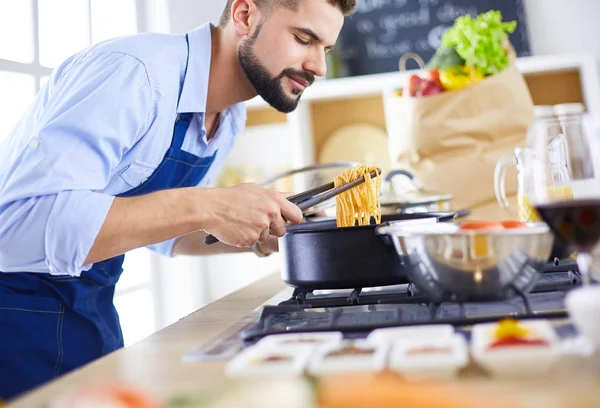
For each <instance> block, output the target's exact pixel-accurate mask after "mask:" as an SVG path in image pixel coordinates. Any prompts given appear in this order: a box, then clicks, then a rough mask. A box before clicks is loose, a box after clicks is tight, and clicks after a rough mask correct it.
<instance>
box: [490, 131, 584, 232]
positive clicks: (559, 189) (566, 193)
mask: <svg viewBox="0 0 600 408" xmlns="http://www.w3.org/2000/svg"><path fill="white" fill-rule="evenodd" d="M529 132H530V133H534V132H545V133H546V134H547V135H548V136H549V137H548V139H546V140H550V142H549V144H548V158H549V160H548V162H547V169H546V170H545V171H546V172H547V174H548V176H549V177H550V178H551V180H552V181H553V182H552V183H551V184H549V185H548V186H547V194H548V195H549V196H551V197H555V198H564V199H569V198H572V196H573V189H572V186H571V180H570V177H569V171H568V168H567V163H568V154H567V143H566V138H565V137H564V135H563V134H562V132H561V130H560V124H559V123H558V121H556V120H552V119H540V120H537V121H535V122H534V123H533V124H532V126H531V128H530V130H529ZM534 154H535V150H534V149H533V148H532V147H529V146H526V147H517V148H515V149H514V152H513V153H512V154H508V155H505V156H502V157H501V158H500V159H499V160H498V162H497V163H496V169H495V172H494V191H495V193H496V199H497V200H498V203H499V204H500V206H501V207H502V208H504V209H505V210H507V211H508V213H509V214H511V216H513V217H514V216H516V217H517V218H518V220H519V221H521V222H539V221H541V218H540V216H539V215H538V213H537V211H536V210H535V209H534V208H533V207H532V206H531V203H530V200H529V197H530V196H532V195H533V194H534V191H535V189H536V188H537V186H536V185H535V182H534V177H533V173H534V172H533V171H532V166H534V162H535V160H534V156H533V155H534ZM511 164H514V165H515V166H516V168H517V183H518V184H517V211H516V213H515V211H514V210H513V209H512V208H511V205H510V203H509V201H508V198H507V196H506V171H507V170H508V167H509V166H510V165H511Z"/></svg>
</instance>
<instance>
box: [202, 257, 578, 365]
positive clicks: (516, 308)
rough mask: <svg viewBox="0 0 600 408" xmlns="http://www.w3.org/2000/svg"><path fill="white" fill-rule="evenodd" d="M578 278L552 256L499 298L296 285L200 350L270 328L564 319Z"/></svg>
mask: <svg viewBox="0 0 600 408" xmlns="http://www.w3.org/2000/svg"><path fill="white" fill-rule="evenodd" d="M580 284H581V277H580V275H579V272H578V270H577V265H576V264H575V262H574V261H572V260H571V259H568V260H563V261H560V262H558V261H555V262H554V263H553V264H549V265H548V266H547V267H546V268H545V269H544V272H543V273H541V274H540V277H539V278H538V281H537V284H536V286H535V287H534V289H533V290H532V291H531V292H529V293H528V294H522V295H521V296H518V297H515V298H512V299H509V300H502V301H489V302H465V303H459V302H443V303H441V304H434V303H431V302H429V301H428V300H427V299H425V298H424V297H423V296H422V295H421V294H420V293H419V290H418V288H416V287H415V286H413V285H411V284H406V285H395V286H386V287H378V288H364V289H361V288H356V289H354V290H327V291H325V290H313V291H311V290H295V291H294V293H293V295H292V296H291V297H290V298H289V299H287V300H284V301H282V302H280V303H279V304H277V305H268V306H264V307H263V308H262V311H261V313H260V315H258V316H256V315H254V316H252V318H251V319H249V322H248V325H247V326H246V327H245V328H243V329H242V330H239V331H237V332H236V333H234V334H232V335H231V336H230V337H229V338H228V339H225V340H221V341H220V343H218V344H216V343H213V344H212V345H209V346H207V347H205V350H204V352H202V351H198V352H199V353H201V354H202V353H204V354H203V356H204V357H207V356H210V355H212V356H215V355H217V354H218V352H221V353H222V352H223V350H225V349H226V347H225V346H226V345H229V346H231V345H232V344H236V345H238V346H240V347H243V346H248V345H251V344H253V343H255V342H256V341H258V340H260V339H261V338H263V337H265V336H268V335H271V334H281V333H301V332H318V331H341V332H343V334H344V336H345V337H347V338H360V337H366V335H367V334H368V333H369V332H370V331H371V330H374V329H377V328H382V327H398V326H410V325H425V324H452V325H453V326H455V327H456V328H457V329H458V330H464V329H465V328H468V327H469V326H471V325H473V324H477V323H485V322H493V321H497V320H499V319H501V318H504V317H508V316H510V317H514V318H517V319H531V318H545V319H566V318H567V312H566V309H565V307H564V297H565V295H566V293H567V292H568V291H569V290H570V289H572V288H574V287H576V286H578V285H580Z"/></svg>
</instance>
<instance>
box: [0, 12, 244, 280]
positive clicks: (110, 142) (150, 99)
mask: <svg viewBox="0 0 600 408" xmlns="http://www.w3.org/2000/svg"><path fill="white" fill-rule="evenodd" d="M188 38H189V63H188V68H187V75H186V76H185V81H184V83H183V88H182V89H181V99H180V100H179V103H178V97H179V91H180V79H181V78H183V73H184V70H185V64H186V60H187V57H188V47H187V44H186V41H185V36H184V35H169V34H139V35H135V36H130V37H124V38H117V39H113V40H109V41H107V42H103V43H100V44H97V45H94V46H92V47H89V48H87V49H85V50H83V51H81V52H80V53H78V54H76V55H74V56H72V57H71V58H69V59H68V60H66V61H65V62H64V63H63V64H62V65H61V66H60V67H58V68H57V69H56V70H55V71H54V72H53V73H52V75H51V76H50V78H49V80H48V82H47V84H46V85H45V86H44V88H43V89H42V90H41V91H40V92H39V94H38V95H37V96H36V98H35V100H34V102H33V104H32V105H31V106H30V108H29V109H28V110H27V112H26V113H25V114H24V116H23V117H22V119H21V120H20V121H19V123H18V124H17V126H16V127H15V129H14V130H13V132H12V133H11V135H9V137H8V138H7V139H6V140H5V141H4V142H3V143H2V144H0V271H2V272H46V273H51V274H53V275H72V276H79V275H80V274H81V272H82V271H86V270H89V269H90V268H91V266H92V265H91V264H87V265H83V263H84V262H85V258H86V257H87V254H88V252H89V250H90V248H91V247H92V245H93V243H94V240H95V238H96V236H97V234H98V232H99V230H100V227H101V226H102V224H103V222H104V220H105V218H106V215H107V213H108V210H109V208H110V206H111V204H112V202H113V200H114V198H115V195H118V194H120V193H123V192H125V191H128V190H131V189H132V188H134V187H136V186H138V185H140V184H141V183H142V182H144V180H146V178H147V177H149V176H150V175H151V174H152V172H153V171H154V170H155V169H156V167H157V166H158V165H159V163H160V162H161V161H162V159H163V156H164V155H165V153H166V151H167V150H168V148H169V146H170V144H171V140H172V137H173V126H174V122H175V119H176V116H177V113H180V112H194V113H195V114H194V119H193V120H192V123H191V125H190V128H189V130H188V132H187V133H186V136H185V140H184V143H183V147H182V148H183V150H186V151H188V152H190V153H192V154H195V155H197V156H210V155H212V154H213V153H214V152H215V151H217V150H218V152H217V155H216V158H215V161H214V163H213V165H212V166H211V169H210V170H209V172H208V174H207V175H206V177H205V178H204V179H203V180H202V183H201V185H207V184H209V183H210V181H211V178H212V177H213V176H214V175H215V171H216V170H217V169H218V168H219V167H220V165H221V164H222V162H223V159H224V158H225V156H226V155H227V153H228V152H229V151H230V149H231V147H232V145H233V142H234V140H235V136H236V134H238V133H239V132H240V131H242V130H243V128H244V126H245V121H246V110H245V105H244V104H243V103H240V104H237V105H234V106H232V107H231V108H229V109H227V110H225V111H223V112H221V115H220V118H219V126H218V128H217V131H216V133H215V135H214V136H213V137H212V138H211V139H210V141H209V140H207V138H206V130H205V127H204V121H203V118H204V112H205V111H206V99H207V92H208V77H209V72H210V57H211V32H210V25H209V24H205V25H202V26H200V27H198V28H197V29H195V30H193V31H190V32H189V33H188ZM174 242H175V239H173V240H170V241H167V242H163V243H160V244H157V245H153V246H151V247H150V248H151V249H153V250H156V251H158V252H161V253H163V254H166V255H171V251H172V248H173V244H174Z"/></svg>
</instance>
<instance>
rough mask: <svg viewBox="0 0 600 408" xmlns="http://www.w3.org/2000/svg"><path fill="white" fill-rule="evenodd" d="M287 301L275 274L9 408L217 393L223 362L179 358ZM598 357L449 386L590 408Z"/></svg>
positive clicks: (471, 374) (476, 373)
mask: <svg viewBox="0 0 600 408" xmlns="http://www.w3.org/2000/svg"><path fill="white" fill-rule="evenodd" d="M282 291H284V292H283V293H282ZM290 293H291V291H290V289H289V288H287V287H286V286H285V285H284V284H283V282H282V281H281V279H280V277H279V275H278V274H273V275H269V276H267V277H265V278H263V279H261V280H260V281H257V282H255V283H253V284H251V285H249V286H247V287H245V288H243V289H241V290H239V291H237V292H235V293H232V294H231V295H229V296H226V297H224V298H222V299H219V300H217V301H215V302H214V303H211V304H209V305H207V306H205V307H203V308H202V309H200V310H198V311H196V312H194V313H192V314H190V315H189V316H187V317H185V318H183V319H181V320H179V321H178V322H176V323H174V324H173V325H171V326H169V327H166V328H164V329H163V330H160V331H158V332H156V333H155V334H153V335H151V336H149V337H147V338H146V339H144V340H142V341H140V342H139V343H136V344H134V345H132V346H130V347H128V348H126V349H121V350H119V351H116V352H114V353H112V354H110V355H108V356H105V357H104V358H101V359H99V360H97V361H95V362H93V363H91V364H89V365H87V366H85V367H83V368H82V369H80V370H77V371H75V372H72V373H70V374H68V375H66V376H63V377H62V378H60V379H58V380H56V381H53V382H51V383H49V384H47V385H45V386H42V387H40V388H38V389H36V390H33V391H31V392H30V393H28V394H25V395H24V396H22V397H21V398H19V399H17V400H15V401H13V403H12V404H10V405H9V407H10V408H17V407H27V408H32V407H41V406H44V404H46V403H48V401H50V400H51V399H52V398H54V397H55V396H57V395H60V394H64V393H65V392H67V391H68V390H72V389H73V388H75V387H79V386H83V385H86V384H91V383H96V382H100V381H103V380H107V381H108V380H111V381H112V380H118V381H119V382H121V383H128V384H132V385H135V386H138V387H141V388H142V389H144V390H148V391H150V392H151V393H153V394H155V395H158V396H160V397H165V398H166V397H169V396H172V395H176V394H179V393H186V392H191V393H197V392H198V391H201V390H205V389H212V388H214V387H217V386H219V385H221V384H223V382H224V381H226V377H225V375H224V367H225V363H226V362H225V361H201V362H183V361H182V360H181V357H182V356H183V355H184V354H187V353H189V352H190V351H192V350H194V349H197V348H198V347H199V346H200V345H202V344H205V343H207V342H209V341H211V340H213V339H215V338H216V337H223V336H224V334H226V333H233V332H235V331H237V330H239V329H240V328H241V327H242V326H243V323H242V322H240V320H241V319H242V318H244V316H246V315H248V313H251V312H252V311H253V310H255V309H256V308H258V307H260V306H261V305H262V304H263V303H265V302H268V301H269V300H270V299H272V298H273V297H274V296H277V297H278V298H279V297H288V296H289V294H290ZM269 303H274V301H271V302H269ZM599 354H600V353H597V354H596V355H594V356H592V357H575V358H569V359H563V360H562V361H561V363H560V364H559V365H558V366H557V367H556V369H555V370H554V371H553V373H552V374H549V375H548V376H547V377H544V378H537V379H527V380H525V379H522V380H498V379H493V378H491V377H488V376H486V375H485V374H484V373H483V372H482V371H481V370H480V369H478V368H477V367H475V366H470V367H468V368H467V369H466V370H465V371H464V372H463V373H461V377H460V378H459V379H458V380H456V382H457V386H459V387H461V388H462V387H464V391H465V392H468V393H477V394H483V395H485V393H489V395H490V398H493V395H494V394H497V395H505V396H506V395H509V396H510V397H511V398H513V399H514V401H515V402H518V403H520V404H522V406H525V407H548V408H550V407H552V408H553V407H578V408H581V407H598V406H600V392H598V389H599V387H600V355H599Z"/></svg>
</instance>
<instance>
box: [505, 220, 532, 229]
mask: <svg viewBox="0 0 600 408" xmlns="http://www.w3.org/2000/svg"><path fill="white" fill-rule="evenodd" d="M500 223H501V224H502V226H503V227H504V228H506V229H512V228H525V227H526V225H525V223H522V222H521V221H517V220H504V221H501V222H500Z"/></svg>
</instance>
